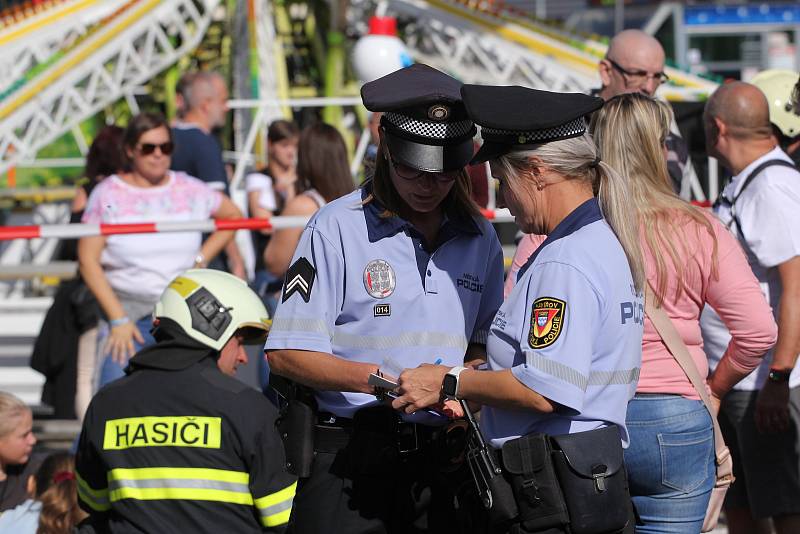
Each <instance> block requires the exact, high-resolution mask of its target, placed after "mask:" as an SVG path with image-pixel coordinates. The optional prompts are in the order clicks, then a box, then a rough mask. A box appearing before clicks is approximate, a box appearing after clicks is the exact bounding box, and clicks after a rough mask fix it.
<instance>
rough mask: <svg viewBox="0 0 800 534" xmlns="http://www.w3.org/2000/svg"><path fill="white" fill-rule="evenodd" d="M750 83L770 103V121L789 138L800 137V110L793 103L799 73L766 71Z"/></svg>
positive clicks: (775, 70)
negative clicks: (793, 93) (759, 90)
mask: <svg viewBox="0 0 800 534" xmlns="http://www.w3.org/2000/svg"><path fill="white" fill-rule="evenodd" d="M750 83H752V84H753V85H755V86H756V87H758V88H759V89H761V91H762V92H763V93H764V95H766V97H767V103H769V121H770V122H771V123H772V124H774V125H775V126H776V127H777V128H778V129H779V130H780V131H781V133H783V135H785V136H786V137H788V138H790V139H791V138H794V137H797V136H798V135H800V109H796V108H795V106H794V104H793V103H792V91H793V90H794V85H795V83H797V73H796V72H792V71H790V70H777V69H771V70H765V71H761V72H759V73H758V74H757V75H756V76H755V77H754V78H753V79H752V80H750Z"/></svg>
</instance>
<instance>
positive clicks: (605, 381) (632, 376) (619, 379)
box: [589, 367, 640, 386]
mask: <svg viewBox="0 0 800 534" xmlns="http://www.w3.org/2000/svg"><path fill="white" fill-rule="evenodd" d="M639 370H640V368H639V367H634V368H633V369H623V370H620V371H592V372H591V373H589V385H590V386H613V385H625V384H632V383H634V382H638V381H639Z"/></svg>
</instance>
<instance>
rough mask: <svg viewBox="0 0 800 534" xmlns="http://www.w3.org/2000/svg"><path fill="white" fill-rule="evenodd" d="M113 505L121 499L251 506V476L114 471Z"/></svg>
mask: <svg viewBox="0 0 800 534" xmlns="http://www.w3.org/2000/svg"><path fill="white" fill-rule="evenodd" d="M108 482H109V489H110V493H109V497H110V500H111V502H116V501H119V500H122V499H138V500H160V499H185V500H196V501H217V502H227V503H233V504H243V505H252V504H253V497H252V495H251V494H250V488H249V486H248V484H249V482H250V475H248V474H247V473H244V472H241V471H227V470H224V469H203V468H191V467H189V468H186V467H183V468H181V467H143V468H140V469H112V470H111V471H110V472H109V473H108Z"/></svg>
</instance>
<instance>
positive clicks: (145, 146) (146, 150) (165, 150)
mask: <svg viewBox="0 0 800 534" xmlns="http://www.w3.org/2000/svg"><path fill="white" fill-rule="evenodd" d="M156 149H159V150H160V151H161V153H162V154H164V155H165V156H169V155H170V154H172V151H173V150H175V143H173V142H172V141H167V142H166V143H161V144H160V145H156V144H153V143H142V144H141V145H139V152H141V153H142V155H143V156H149V155H150V154H152V153H153V152H155V151H156Z"/></svg>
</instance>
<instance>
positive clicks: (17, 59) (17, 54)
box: [0, 0, 128, 92]
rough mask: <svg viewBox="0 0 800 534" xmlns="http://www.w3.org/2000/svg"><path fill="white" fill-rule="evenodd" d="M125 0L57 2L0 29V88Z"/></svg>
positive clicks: (61, 48)
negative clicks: (1, 51)
mask: <svg viewBox="0 0 800 534" xmlns="http://www.w3.org/2000/svg"><path fill="white" fill-rule="evenodd" d="M127 1H128V0H71V1H69V2H60V3H57V4H56V5H54V6H53V7H51V8H50V9H47V10H45V11H43V12H42V13H39V14H37V15H36V16H33V17H30V18H29V19H25V20H24V21H22V22H20V23H18V24H14V25H11V26H7V27H5V28H3V29H2V30H1V31H0V47H1V48H2V50H3V53H2V55H0V92H2V91H5V90H6V89H7V88H8V87H10V86H12V85H13V84H14V83H16V82H17V81H18V80H19V79H20V78H21V77H22V76H24V75H25V73H26V72H28V71H29V70H30V69H31V68H33V67H35V66H36V65H39V64H41V63H43V62H45V61H47V60H48V59H50V58H51V57H53V55H54V54H56V53H57V52H58V51H60V50H63V49H64V48H66V47H68V46H69V45H71V44H72V43H74V42H75V41H76V40H77V39H78V38H80V37H81V36H83V35H85V34H86V32H87V31H88V30H89V28H90V27H92V26H93V25H94V24H97V23H98V22H99V21H100V20H102V19H103V18H104V17H107V16H109V15H111V14H112V13H114V11H115V10H117V9H119V8H120V7H121V6H122V5H124V4H125V3H126V2H127Z"/></svg>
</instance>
